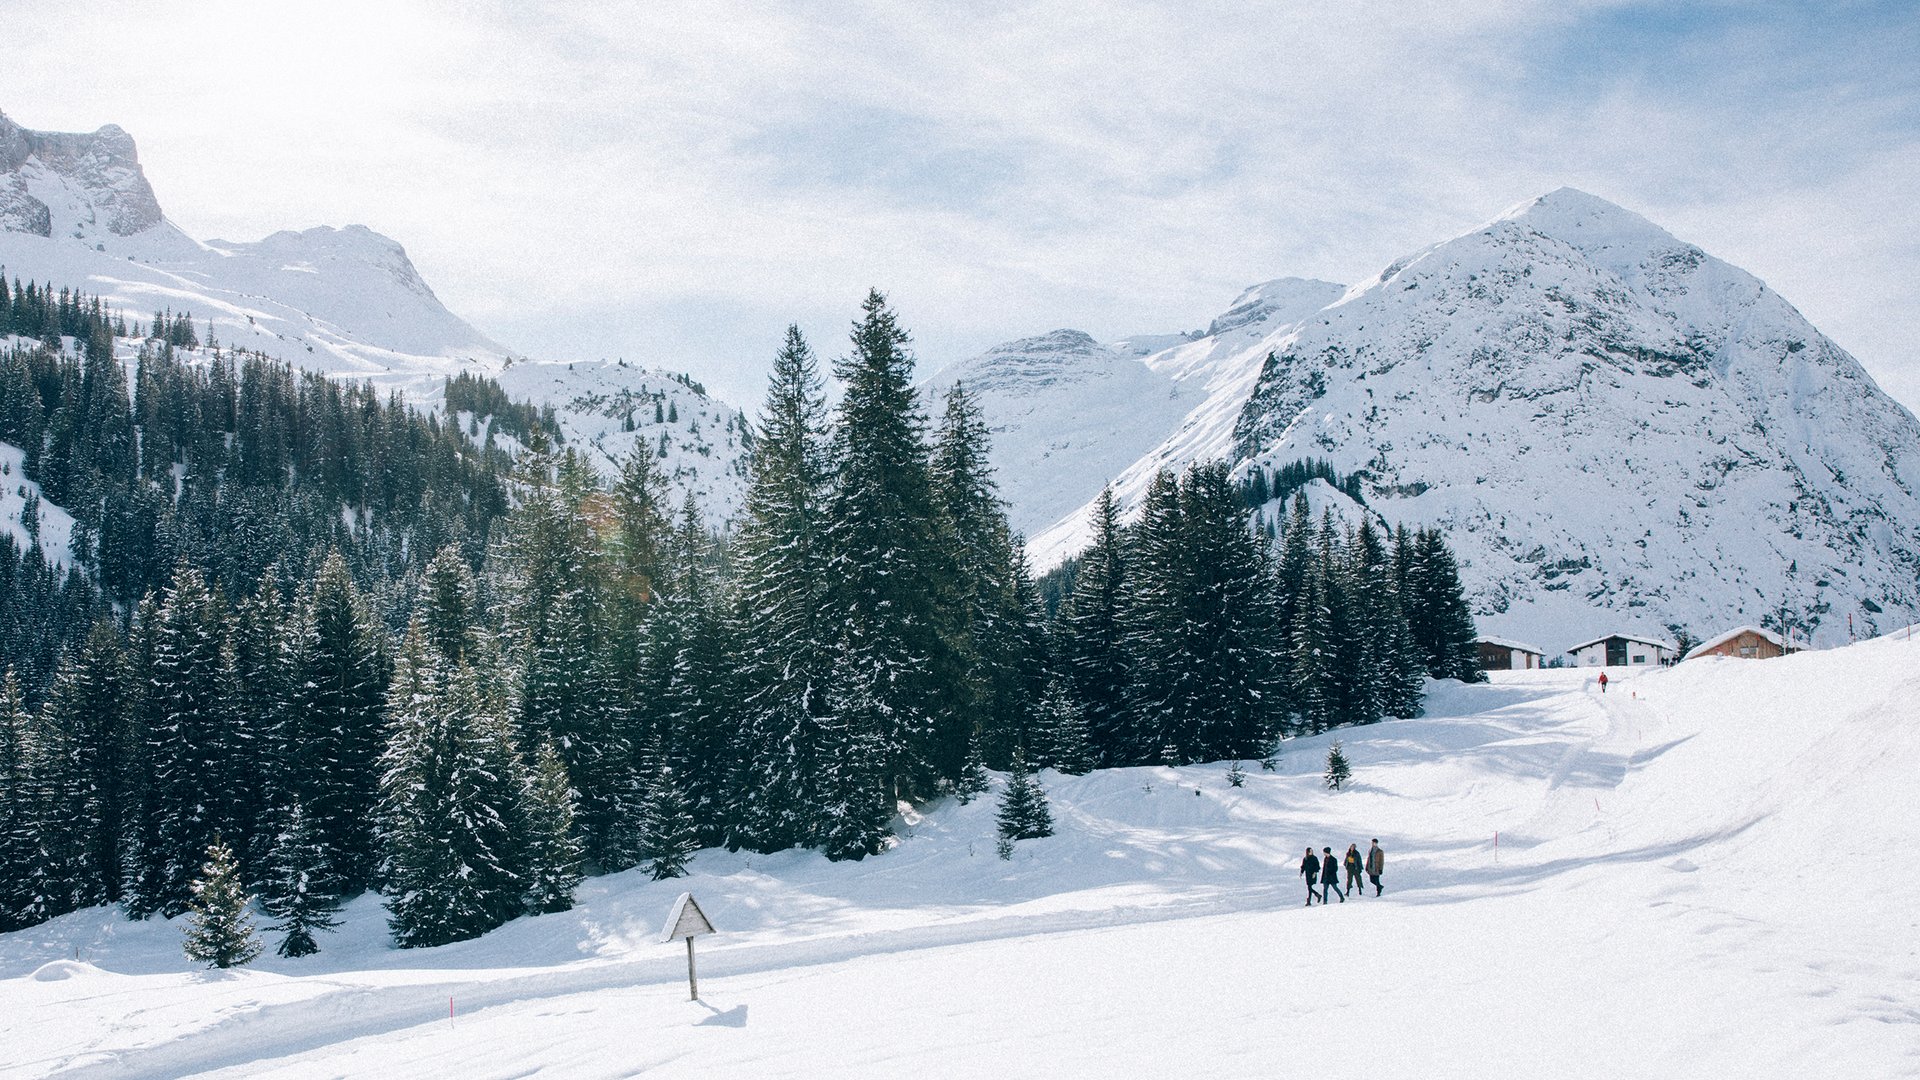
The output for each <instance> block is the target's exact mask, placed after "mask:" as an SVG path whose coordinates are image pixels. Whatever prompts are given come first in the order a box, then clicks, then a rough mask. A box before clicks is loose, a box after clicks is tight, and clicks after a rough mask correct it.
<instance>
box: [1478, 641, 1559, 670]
mask: <svg viewBox="0 0 1920 1080" xmlns="http://www.w3.org/2000/svg"><path fill="white" fill-rule="evenodd" d="M1473 647H1474V651H1475V652H1477V653H1478V654H1479V658H1480V670H1481V671H1530V670H1532V669H1534V668H1538V667H1544V666H1546V664H1545V661H1546V655H1547V654H1546V653H1543V652H1541V651H1540V649H1539V648H1538V647H1537V646H1533V645H1529V644H1527V643H1526V642H1524V641H1514V640H1513V639H1511V638H1499V637H1477V638H1474V639H1473Z"/></svg>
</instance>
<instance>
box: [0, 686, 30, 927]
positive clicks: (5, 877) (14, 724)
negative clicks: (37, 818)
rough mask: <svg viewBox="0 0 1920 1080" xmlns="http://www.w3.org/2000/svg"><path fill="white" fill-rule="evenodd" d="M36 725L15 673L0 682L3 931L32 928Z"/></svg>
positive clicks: (0, 919) (0, 913) (0, 907)
mask: <svg viewBox="0 0 1920 1080" xmlns="http://www.w3.org/2000/svg"><path fill="white" fill-rule="evenodd" d="M32 725H33V715H32V714H31V713H29V712H28V711H27V704H26V696H25V694H24V693H22V691H21V689H20V680H19V678H18V677H17V676H15V675H14V673H13V669H11V668H9V669H7V673H6V675H5V676H4V677H0V932H3V931H7V930H18V929H20V928H21V927H23V926H26V925H27V909H28V906H29V904H30V903H31V901H32V899H33V895H32V892H31V891H30V885H31V882H32V879H33V866H34V855H35V850H36V841H35V837H34V831H33V825H34V821H33V818H34V813H33V811H34V805H33V799H32V796H31V791H32V788H31V779H30V775H29V773H28V768H29V763H30V760H31V756H32V752H33V742H32Z"/></svg>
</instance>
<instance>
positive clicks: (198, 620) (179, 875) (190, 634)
mask: <svg viewBox="0 0 1920 1080" xmlns="http://www.w3.org/2000/svg"><path fill="white" fill-rule="evenodd" d="M150 610H151V617H152V620H153V621H152V626H151V628H150V629H149V630H148V632H147V636H148V639H149V644H148V648H149V649H150V653H149V658H148V660H147V671H146V684H147V693H146V698H145V703H146V708H145V710H144V711H145V716H144V717H143V720H144V724H143V728H142V731H141V737H140V744H141V746H140V753H141V762H142V764H143V766H144V768H145V771H146V774H147V775H146V778H145V783H144V785H143V789H144V794H145V804H144V806H143V807H142V809H141V813H140V818H139V821H138V828H139V830H140V841H139V849H140V865H139V866H138V867H137V868H136V871H137V872H136V874H135V879H136V882H137V887H136V889H135V890H134V895H132V896H130V897H129V903H128V906H129V909H130V910H132V911H133V912H134V913H135V914H139V915H144V914H148V913H151V912H154V911H159V912H161V913H163V914H166V915H169V916H172V915H178V914H179V913H181V912H182V911H185V910H186V907H187V903H188V901H189V900H190V899H191V898H192V886H193V881H194V875H195V874H196V873H198V871H199V869H200V867H201V863H202V860H203V859H204V858H205V857H206V852H207V849H208V847H210V846H211V845H212V844H213V841H214V832H215V828H216V821H217V816H218V814H219V810H220V807H221V806H222V805H223V803H224V802H225V801H226V799H227V798H228V797H229V793H230V792H231V791H232V790H234V789H235V788H236V787H238V786H240V785H243V784H246V783H248V782H249V779H250V778H248V777H246V776H244V775H240V774H237V773H235V772H233V771H231V769H230V765H231V762H230V761H229V757H228V750H229V748H230V746H231V739H230V738H229V735H230V732H229V730H228V728H229V719H230V718H229V716H228V715H227V711H226V709H227V705H228V704H229V702H228V700H227V698H226V697H225V695H223V693H222V688H223V685H224V683H223V679H222V656H221V653H222V645H223V642H224V640H225V637H226V632H225V616H224V612H223V611H222V610H221V607H220V604H219V601H218V599H217V598H216V597H215V596H214V595H213V594H212V593H211V592H210V591H209V590H208V588H207V585H206V580H205V578H203V577H202V576H201V575H200V572H199V571H197V570H194V569H193V568H191V567H190V566H186V565H184V564H183V565H182V566H181V567H180V568H179V569H177V570H176V571H175V573H174V578H173V582H172V583H171V585H170V586H169V587H168V589H167V591H166V592H165V593H164V594H163V595H162V597H161V598H160V602H159V604H158V605H157V607H154V608H152V609H150Z"/></svg>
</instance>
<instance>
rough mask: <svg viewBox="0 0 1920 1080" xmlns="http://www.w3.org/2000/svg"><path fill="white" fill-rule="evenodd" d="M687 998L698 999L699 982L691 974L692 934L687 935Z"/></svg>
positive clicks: (689, 999) (690, 999)
mask: <svg viewBox="0 0 1920 1080" xmlns="http://www.w3.org/2000/svg"><path fill="white" fill-rule="evenodd" d="M687 1000H688V1001H699V1000H700V983H699V981H698V980H697V979H696V978H695V977H694V974H693V935H692V934H688V935H687Z"/></svg>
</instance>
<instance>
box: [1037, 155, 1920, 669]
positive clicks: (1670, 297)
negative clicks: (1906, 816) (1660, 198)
mask: <svg viewBox="0 0 1920 1080" xmlns="http://www.w3.org/2000/svg"><path fill="white" fill-rule="evenodd" d="M1289 314H1290V315H1292V313H1289ZM1217 329H1218V324H1216V330H1217ZM1215 336H1218V335H1217V334H1215V335H1209V337H1210V338H1211V337H1215ZM1228 348H1231V349H1232V351H1231V352H1230V353H1229V352H1227V349H1228ZM1203 349H1207V345H1206V343H1205V340H1204V339H1203V341H1199V342H1190V343H1186V344H1182V345H1178V346H1175V347H1174V348H1172V349H1169V350H1166V351H1165V352H1161V353H1156V354H1153V355H1149V356H1147V357H1145V358H1144V361H1143V362H1144V363H1145V364H1146V365H1147V366H1148V367H1150V368H1153V369H1154V370H1156V371H1161V372H1168V373H1178V372H1179V371H1181V370H1183V369H1187V368H1189V367H1193V366H1202V367H1204V369H1205V370H1206V371H1208V372H1209V375H1208V379H1209V385H1211V386H1213V387H1216V388H1217V389H1216V391H1215V393H1214V394H1213V395H1212V396H1211V397H1210V398H1209V401H1208V405H1207V406H1206V407H1204V408H1202V409H1199V410H1196V411H1195V412H1194V413H1192V414H1189V415H1188V416H1187V417H1186V418H1185V420H1184V421H1183V422H1182V424H1181V426H1180V428H1179V429H1178V430H1177V431H1175V432H1174V433H1173V434H1172V435H1170V436H1169V437H1168V438H1166V439H1165V440H1164V441H1162V442H1161V443H1160V444H1159V445H1158V446H1156V447H1155V449H1154V450H1152V451H1151V452H1149V453H1148V454H1146V455H1144V456H1143V457H1142V458H1141V459H1140V460H1138V461H1137V462H1135V463H1134V464H1133V465H1132V466H1130V467H1129V468H1128V469H1127V470H1125V471H1124V472H1123V473H1122V474H1121V476H1120V478H1119V480H1118V481H1117V484H1116V491H1117V492H1118V494H1119V495H1120V496H1121V498H1122V499H1123V500H1124V501H1127V502H1129V503H1131V502H1132V501H1134V500H1137V499H1138V497H1139V495H1140V493H1141V492H1142V490H1143V489H1144V487H1145V485H1146V482H1147V481H1148V479H1150V477H1151V475H1152V473H1153V471H1154V470H1156V469H1157V468H1159V467H1161V466H1163V465H1171V466H1179V465H1183V464H1185V463H1187V462H1190V461H1194V460H1200V459H1205V458H1212V457H1223V458H1227V459H1229V460H1231V461H1234V462H1235V463H1236V464H1238V465H1240V466H1241V467H1243V468H1244V467H1247V466H1249V465H1252V464H1260V465H1265V466H1269V467H1271V466H1277V465H1281V464H1284V463H1286V462H1289V461H1293V460H1296V459H1299V458H1303V457H1316V458H1323V459H1327V460H1329V461H1331V462H1332V463H1333V464H1334V466H1335V467H1336V468H1338V469H1340V470H1342V471H1358V470H1365V471H1366V473H1367V474H1368V476H1369V478H1370V482H1369V484H1368V486H1367V493H1368V500H1369V503H1370V505H1371V506H1372V507H1374V508H1375V509H1376V510H1378V511H1379V512H1380V513H1381V514H1382V515H1383V516H1384V517H1385V518H1387V519H1388V520H1392V521H1405V522H1407V523H1409V524H1424V525H1437V526H1440V527H1442V528H1444V529H1446V530H1447V532H1448V534H1449V535H1450V537H1451V539H1452V542H1453V544H1454V545H1455V547H1456V549H1457V550H1458V551H1459V553H1460V555H1461V558H1462V563H1463V571H1464V575H1465V578H1466V580H1467V584H1468V587H1469V590H1470V591H1471V593H1472V598H1473V601H1474V605H1475V609H1476V614H1477V615H1478V616H1479V621H1480V624H1481V627H1482V629H1483V630H1487V631H1491V632H1497V633H1503V634H1510V635H1515V636H1520V637H1526V638H1529V639H1533V640H1540V641H1542V642H1543V643H1547V644H1549V646H1550V647H1554V646H1556V645H1558V644H1565V643H1570V642H1572V641H1575V640H1578V639H1579V638H1580V637H1581V636H1583V635H1597V634H1600V633H1605V632H1610V631H1613V630H1616V629H1618V630H1638V631H1642V632H1657V633H1663V634H1664V632H1665V631H1666V629H1667V628H1668V626H1669V625H1681V626H1685V627H1687V628H1689V629H1691V630H1693V631H1694V632H1695V633H1709V634H1710V633H1712V632H1713V631H1715V630H1717V629H1720V628H1723V627H1724V626H1731V625H1734V624H1737V623H1740V622H1752V621H1756V620H1758V619H1761V618H1762V617H1778V614H1779V613H1780V612H1781V611H1782V610H1783V609H1784V610H1785V612H1786V614H1787V617H1788V618H1789V619H1790V620H1793V621H1795V622H1800V623H1813V624H1815V625H1816V629H1815V632H1814V637H1815V639H1816V640H1819V641H1827V642H1831V641H1834V640H1844V639H1845V637H1846V635H1847V632H1848V626H1847V619H1848V617H1849V616H1851V617H1852V618H1853V620H1854V629H1855V630H1856V631H1857V632H1859V633H1862V634H1865V633H1869V632H1872V631H1873V630H1874V629H1875V628H1878V627H1884V626H1888V625H1893V624H1895V623H1901V622H1911V621H1913V619H1914V618H1915V617H1916V615H1920V423H1917V422H1916V421H1915V419H1914V417H1913V415H1912V414H1911V413H1909V412H1907V411H1906V410H1905V409H1904V408H1902V407H1901V406H1900V405H1899V404H1897V403H1895V402H1894V401H1893V400H1892V399H1891V398H1889V397H1888V396H1887V395H1885V394H1884V393H1882V392H1881V391H1880V390H1879V388H1878V387H1876V386H1875V385H1874V383H1873V380H1872V379H1871V378H1870V377H1869V376H1868V375H1867V374H1866V372H1865V371H1864V370H1863V369H1862V368H1861V367H1860V365H1859V364H1858V363H1857V362H1856V361H1855V360H1854V359H1853V358H1852V357H1851V356H1849V355H1848V354H1847V353H1846V352H1845V351H1844V350H1842V349H1841V348H1840V347H1839V346H1837V345H1835V344H1834V343H1833V342H1831V341H1829V340H1828V339H1827V338H1826V337H1824V336H1823V335H1822V334H1821V333H1820V332H1819V331H1818V330H1816V329H1814V327H1813V326H1811V325H1810V324H1808V322H1807V321H1806V319H1804V318H1803V317H1802V316H1801V315H1800V314H1799V312H1797V311H1795V310H1794V308H1793V307H1792V306H1791V305H1790V304H1788V303H1787V302H1786V301H1785V300H1783V299H1782V298H1780V297H1779V296H1778V295H1777V294H1775V293H1774V292H1773V291H1772V290H1770V289H1768V288H1767V287H1766V285H1765V284H1763V283H1762V282H1760V281H1759V280H1758V279H1756V278H1754V277H1753V276H1752V275H1750V274H1748V273H1746V272H1744V271H1742V270H1740V269H1738V268H1737V267H1734V266H1731V265H1729V264H1727V263H1725V262H1722V261H1720V260H1718V259H1715V258H1713V257H1712V256H1709V255H1707V254H1706V253H1705V252H1703V251H1701V250H1700V249H1699V248H1697V247H1694V246H1693V245H1690V244H1687V243H1684V242H1682V241H1680V240H1677V239H1675V238H1674V237H1673V236H1672V235H1670V234H1669V233H1667V232H1666V231H1665V230H1663V229H1661V228H1659V227H1658V226H1656V225H1654V224H1652V223H1651V222H1649V221H1647V220H1646V219H1645V218H1642V217H1640V216H1639V215H1637V214H1634V213H1631V212H1629V211H1627V210H1624V209H1621V208H1620V207H1618V206H1615V205H1613V204H1611V203H1608V202H1606V201H1605V200H1602V199H1599V198H1595V197H1594V196H1591V195H1587V194H1585V193H1582V192H1578V191H1574V190H1571V189H1562V190H1560V191H1556V192H1553V193H1552V194H1549V195H1547V196H1544V197H1542V198H1539V199H1536V200H1533V201H1532V202H1529V203H1526V204H1523V205H1522V206H1520V207H1517V208H1516V209H1514V210H1512V211H1510V212H1509V213H1507V214H1505V215H1503V216H1501V217H1500V218H1499V219H1497V220H1495V221H1493V222H1492V223H1490V224H1488V225H1487V226H1485V227H1484V228H1481V229H1476V230H1474V231H1473V232H1470V233H1468V234H1466V235H1464V236H1461V237H1458V238H1455V239H1453V240H1449V241H1447V242H1445V243H1441V244H1437V245H1435V246H1433V247H1430V248H1428V249H1426V250H1424V251H1421V252H1419V253H1417V254H1415V255H1412V256H1409V257H1407V258H1404V259H1401V260H1399V261H1397V262H1395V263H1394V264H1393V265H1391V266H1389V267H1387V268H1386V270H1384V271H1383V272H1382V273H1381V274H1380V275H1379V277H1378V278H1376V279H1374V280H1373V281H1370V282H1367V283H1365V284H1363V285H1360V286H1356V287H1355V288H1353V289H1351V290H1348V291H1347V292H1346V293H1345V295H1343V296H1340V297H1338V298H1337V299H1333V300H1332V301H1331V302H1330V303H1328V304H1327V305H1326V306H1325V307H1323V308H1321V309H1320V310H1318V311H1316V312H1312V313H1310V314H1305V315H1304V317H1302V316H1300V315H1293V316H1292V318H1291V319H1290V320H1289V321H1287V322H1284V323H1280V324H1276V323H1275V321H1274V320H1271V319H1270V320H1268V322H1267V323H1265V324H1264V325H1261V326H1259V327H1257V328H1255V330H1254V332H1253V335H1252V336H1244V335H1243V336H1242V337H1240V338H1238V339H1237V340H1234V341H1232V342H1231V343H1230V344H1229V345H1227V346H1223V347H1218V348H1215V349H1210V350H1208V352H1209V355H1207V356H1206V357H1205V359H1204V360H1203V361H1200V363H1199V364H1198V365H1196V357H1195V354H1196V353H1198V352H1199V351H1200V350H1203ZM1083 518H1084V515H1083V514H1082V513H1079V512H1076V513H1075V514H1073V515H1069V516H1068V517H1067V518H1066V519H1064V520H1063V521H1061V522H1060V523H1059V524H1057V525H1056V526H1054V527H1053V528H1051V529H1049V530H1046V531H1045V532H1043V533H1041V534H1040V535H1039V536H1038V537H1036V539H1035V542H1034V544H1033V554H1034V557H1035V561H1036V563H1038V564H1040V565H1047V564H1049V563H1051V562H1054V561H1057V560H1058V559H1059V558H1061V557H1063V556H1064V555H1066V554H1068V553H1069V552H1071V551H1072V550H1074V549H1076V548H1077V547H1078V546H1079V544H1080V543H1081V542H1082V540H1083V535H1084V524H1083Z"/></svg>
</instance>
